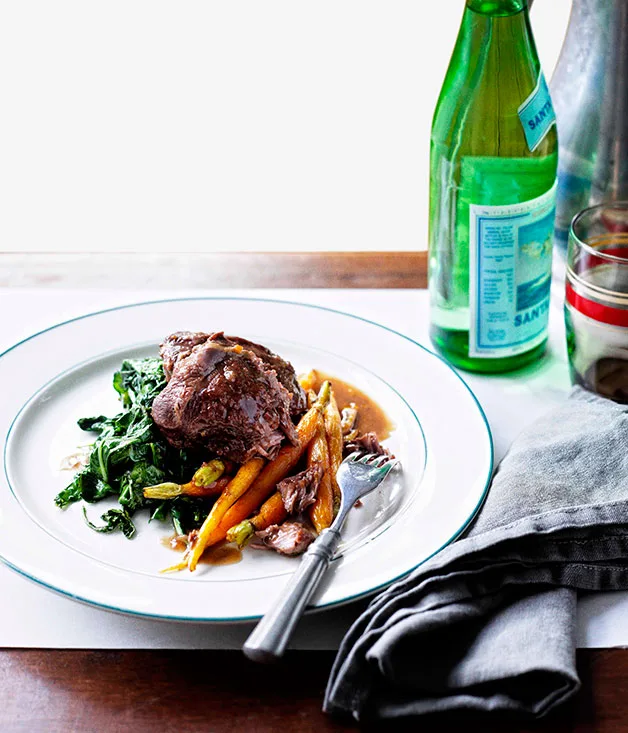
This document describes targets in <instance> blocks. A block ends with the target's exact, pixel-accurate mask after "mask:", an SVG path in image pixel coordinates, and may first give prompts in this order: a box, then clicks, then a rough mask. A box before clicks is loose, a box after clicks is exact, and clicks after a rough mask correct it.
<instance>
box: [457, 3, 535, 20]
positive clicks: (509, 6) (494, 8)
mask: <svg viewBox="0 0 628 733" xmlns="http://www.w3.org/2000/svg"><path fill="white" fill-rule="evenodd" d="M467 8H469V10H473V11H474V12H475V13H481V14H482V15H488V16H490V17H492V18H503V17H505V16H508V15H516V14H517V13H520V12H521V11H522V10H526V9H527V8H528V0H467Z"/></svg>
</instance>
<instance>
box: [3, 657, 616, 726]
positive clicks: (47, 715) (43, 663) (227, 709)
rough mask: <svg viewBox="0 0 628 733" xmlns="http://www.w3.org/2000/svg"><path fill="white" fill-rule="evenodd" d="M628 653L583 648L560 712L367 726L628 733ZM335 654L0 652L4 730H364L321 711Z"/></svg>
mask: <svg viewBox="0 0 628 733" xmlns="http://www.w3.org/2000/svg"><path fill="white" fill-rule="evenodd" d="M627 655H628V652H627V651H626V650H605V651H581V652H580V653H579V655H578V667H579V670H580V675H581V678H582V680H583V689H582V691H581V693H580V695H579V696H578V698H577V699H576V701H575V704H572V705H570V706H568V707H566V708H564V709H563V710H561V711H560V712H559V713H557V714H554V715H553V716H552V717H551V718H547V719H545V720H542V721H539V722H534V723H529V724H521V723H514V722H512V721H508V720H505V719H504V720H498V721H492V722H491V723H490V724H489V723H486V721H485V720H482V721H471V720H470V719H469V718H468V716H463V717H460V718H454V719H451V720H448V721H443V720H442V719H439V720H433V721H429V720H428V721H422V722H421V723H420V725H418V724H417V722H416V721H414V722H408V723H406V724H403V723H399V724H397V725H394V726H393V725H391V724H390V723H389V724H386V725H384V724H382V725H375V724H371V725H369V726H366V729H367V730H374V731H375V730H377V731H390V730H408V731H416V730H421V731H424V732H425V733H432V732H433V733H436V732H437V731H438V732H439V733H454V732H455V733H459V732H460V731H461V730H465V731H485V732H486V733H492V732H493V731H495V733H497V731H499V732H500V733H507V732H510V731H512V732H513V733H514V732H516V733H531V732H532V731H542V732H543V733H545V732H547V733H549V732H550V731H551V732H552V733H568V732H572V731H573V732H574V733H585V732H587V733H588V732H589V731H596V732H597V733H625V731H628V715H627V712H628V702H627V692H628V690H627V684H628V656H627ZM332 661H333V654H331V653H329V652H291V653H289V654H288V655H287V657H286V658H285V659H284V660H283V662H282V663H281V664H279V665H277V666H274V667H271V668H268V667H264V668H260V667H259V666H256V665H255V664H254V663H253V662H249V661H248V660H247V659H245V658H244V656H243V655H242V654H241V653H240V652H225V651H61V650H47V651H39V650H11V651H3V652H0V700H1V701H2V705H1V708H0V730H2V732H3V733H18V732H19V733H26V731H28V732H29V733H31V732H33V733H39V732H42V733H43V732H45V733H69V732H70V731H81V732H83V731H97V732H98V733H114V732H116V733H117V732H118V731H133V732H134V733H152V732H153V731H159V732H163V733H166V732H170V731H173V732H174V733H193V732H194V733H198V732H200V731H212V732H215V733H249V731H251V733H253V732H254V733H293V732H295V733H327V732H328V731H339V732H340V731H349V730H358V726H356V725H354V724H353V723H352V721H347V720H342V721H338V720H334V719H332V718H330V717H329V716H326V715H325V714H323V713H322V712H321V701H322V698H323V691H324V689H325V683H326V680H327V676H328V673H329V669H330V667H331V664H332Z"/></svg>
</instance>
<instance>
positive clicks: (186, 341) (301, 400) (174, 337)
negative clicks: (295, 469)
mask: <svg viewBox="0 0 628 733" xmlns="http://www.w3.org/2000/svg"><path fill="white" fill-rule="evenodd" d="M208 340H211V341H215V342H216V343H219V344H220V345H221V346H225V347H228V346H236V345H237V346H241V347H242V348H243V349H247V350H248V351H251V352H253V354H255V356H257V357H259V358H260V359H261V360H262V361H263V362H264V364H266V366H267V367H268V368H269V369H273V370H274V371H275V373H276V374H277V379H278V380H279V381H280V382H281V384H282V385H283V386H284V387H285V388H286V389H287V390H288V392H289V393H290V414H291V415H292V417H300V416H301V415H302V414H303V413H304V412H305V410H306V408H307V398H306V395H305V392H304V391H303V390H302V389H301V385H300V384H299V383H298V381H297V375H296V374H295V371H294V368H293V366H292V364H290V363H289V362H287V361H286V360H285V359H282V358H281V357H280V356H277V354H274V353H273V352H272V351H271V350H270V349H267V348H266V347H265V346H262V345H261V344H256V343H253V341H248V340H247V339H243V338H240V337H239V336H225V334H224V333H223V332H222V331H215V332H213V333H202V332H192V331H178V332H177V333H173V334H171V335H170V336H168V338H167V339H165V341H164V342H163V343H162V344H161V348H160V353H161V358H162V359H163V361H164V372H165V373H166V378H167V379H170V375H171V374H172V370H173V368H174V364H175V362H176V361H177V359H179V358H184V357H186V356H189V354H190V353H191V351H192V349H193V348H194V347H195V346H198V345H199V344H203V343H205V342H206V341H208Z"/></svg>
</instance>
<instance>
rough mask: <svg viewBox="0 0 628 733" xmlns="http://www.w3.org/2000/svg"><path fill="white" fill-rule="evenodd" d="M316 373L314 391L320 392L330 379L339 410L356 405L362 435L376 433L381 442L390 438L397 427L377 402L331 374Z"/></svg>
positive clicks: (357, 423) (317, 371)
mask: <svg viewBox="0 0 628 733" xmlns="http://www.w3.org/2000/svg"><path fill="white" fill-rule="evenodd" d="M314 373H315V374H316V382H315V386H314V390H315V391H316V392H318V390H319V389H320V388H321V385H322V384H323V382H324V381H325V380H327V379H328V380H329V381H330V382H331V386H332V388H333V390H334V394H335V395H336V402H337V403H338V409H339V410H342V408H343V407H348V406H349V403H350V402H354V403H355V405H356V407H357V409H358V419H357V421H356V427H357V429H358V431H359V432H360V433H375V435H377V437H378V438H379V439H380V440H386V438H389V437H390V434H391V433H392V431H393V430H394V429H395V426H394V424H393V423H392V422H391V420H390V418H389V417H388V415H387V414H386V413H385V412H384V410H382V408H381V407H380V406H379V405H378V404H377V402H375V400H373V399H371V398H370V397H369V396H368V395H367V394H364V392H362V391H361V390H359V389H358V388H357V387H354V386H353V385H352V384H349V383H348V382H343V381H342V379H338V378H337V377H333V376H332V375H331V374H325V372H321V371H319V370H318V369H316V370H314Z"/></svg>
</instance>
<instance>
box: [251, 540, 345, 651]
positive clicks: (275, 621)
mask: <svg viewBox="0 0 628 733" xmlns="http://www.w3.org/2000/svg"><path fill="white" fill-rule="evenodd" d="M339 541H340V532H339V531H338V530H336V529H324V530H323V531H322V532H321V534H320V535H319V537H318V539H317V540H316V541H315V542H313V543H312V544H311V545H310V547H309V548H308V550H307V552H306V553H305V554H304V555H303V558H302V560H301V563H300V564H299V567H298V568H297V570H296V572H295V573H294V575H293V576H292V577H291V578H290V580H289V581H288V584H287V586H286V587H285V588H284V590H283V592H282V593H281V595H280V596H279V598H278V599H277V601H276V603H275V605H274V606H273V607H272V608H271V609H270V611H268V612H267V613H266V615H265V616H264V617H263V618H262V620H261V621H260V622H259V623H258V624H257V626H256V627H255V629H254V630H253V632H252V633H251V635H250V636H249V638H248V639H247V640H246V642H245V644H244V646H243V648H242V650H243V651H244V653H245V654H246V656H247V657H248V658H249V659H252V660H253V661H255V662H274V661H276V660H278V659H279V658H280V657H281V656H282V654H283V653H284V651H285V650H286V647H287V645H288V641H289V640H290V637H291V636H292V632H293V631H294V629H295V627H296V625H297V623H298V621H299V619H300V618H301V614H302V613H303V611H304V610H305V607H306V606H307V603H308V601H309V600H310V598H311V596H312V593H314V591H315V589H316V587H317V586H318V584H319V582H320V580H321V578H322V577H323V575H324V573H325V571H326V570H327V568H328V566H329V563H330V562H331V560H332V558H333V556H334V553H335V552H336V548H337V547H338V543H339Z"/></svg>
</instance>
